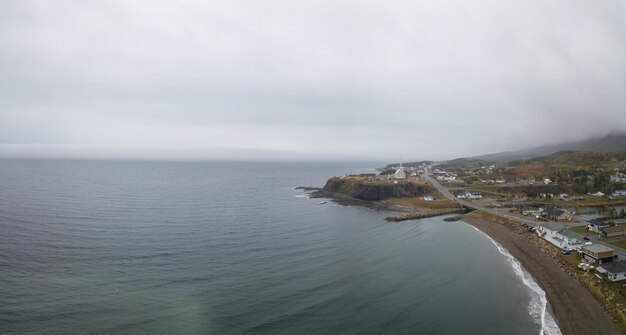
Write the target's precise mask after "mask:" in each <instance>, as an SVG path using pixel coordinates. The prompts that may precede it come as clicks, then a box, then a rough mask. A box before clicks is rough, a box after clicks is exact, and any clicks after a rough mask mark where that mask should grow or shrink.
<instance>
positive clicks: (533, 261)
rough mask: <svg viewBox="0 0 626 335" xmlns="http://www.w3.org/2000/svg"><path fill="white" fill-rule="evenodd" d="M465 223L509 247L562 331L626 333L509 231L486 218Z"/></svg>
mask: <svg viewBox="0 0 626 335" xmlns="http://www.w3.org/2000/svg"><path fill="white" fill-rule="evenodd" d="M462 220H463V221H465V222H467V223H469V224H471V225H472V226H474V227H476V228H478V229H479V230H481V231H482V232H484V233H486V234H487V235H489V236H490V237H491V238H492V239H494V240H495V241H497V242H498V243H499V244H500V245H502V246H503V247H504V248H506V249H507V250H508V251H509V252H510V253H511V255H513V257H515V258H516V259H517V260H518V261H519V262H520V264H521V265H522V266H523V267H524V268H525V269H526V271H528V273H530V274H531V275H532V276H533V277H534V279H535V281H536V282H537V284H539V286H540V287H541V288H542V289H543V290H544V291H545V292H546V296H547V298H548V302H549V304H550V305H551V307H552V311H553V314H554V316H555V318H556V319H557V323H558V325H559V328H560V329H561V332H562V333H563V334H565V335H573V334H581V335H583V334H587V335H589V334H598V335H601V334H602V335H612V334H626V332H624V331H623V329H622V328H621V327H620V326H618V325H616V324H614V323H613V322H612V321H611V318H610V317H609V316H608V314H607V313H606V312H605V311H604V309H603V308H602V306H601V305H600V303H599V302H598V301H597V300H596V299H595V298H594V297H593V295H592V294H591V293H590V292H589V291H587V289H585V288H584V287H583V286H581V285H580V284H578V283H577V282H576V280H574V278H572V277H570V276H569V275H568V274H567V273H566V272H564V271H561V267H560V266H559V264H558V263H557V262H556V261H555V260H554V259H552V257H550V256H549V255H547V254H546V253H545V252H544V251H543V250H541V249H540V248H539V247H538V246H537V245H535V244H534V243H532V242H531V241H530V240H529V239H528V238H526V237H524V236H522V235H520V234H519V233H517V232H515V231H513V230H511V229H510V228H508V227H506V226H504V225H502V224H499V223H495V222H491V221H488V220H486V219H483V218H478V217H471V216H463V217H462Z"/></svg>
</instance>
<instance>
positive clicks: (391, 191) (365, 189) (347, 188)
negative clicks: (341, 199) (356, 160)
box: [323, 177, 431, 200]
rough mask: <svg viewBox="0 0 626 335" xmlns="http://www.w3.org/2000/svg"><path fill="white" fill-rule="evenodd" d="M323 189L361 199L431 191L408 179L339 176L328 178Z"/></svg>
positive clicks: (419, 194)
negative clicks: (377, 179)
mask: <svg viewBox="0 0 626 335" xmlns="http://www.w3.org/2000/svg"><path fill="white" fill-rule="evenodd" d="M323 191H325V192H329V193H339V194H345V195H349V196H351V197H353V198H355V199H360V200H384V199H389V198H407V197H416V196H422V195H425V194H429V193H430V192H431V190H430V188H429V187H428V186H426V185H419V184H413V183H409V182H406V181H401V182H398V184H394V183H393V182H389V181H381V182H372V181H365V180H358V179H351V178H337V177H334V178H330V179H328V181H327V182H326V185H325V186H324V188H323Z"/></svg>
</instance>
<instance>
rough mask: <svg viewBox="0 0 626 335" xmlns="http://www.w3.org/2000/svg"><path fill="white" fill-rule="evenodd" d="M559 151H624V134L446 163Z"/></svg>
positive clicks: (499, 158)
mask: <svg viewBox="0 0 626 335" xmlns="http://www.w3.org/2000/svg"><path fill="white" fill-rule="evenodd" d="M559 151H626V133H625V132H618V131H614V132H611V133H609V134H608V135H606V136H604V137H596V138H590V139H587V140H583V141H576V142H568V143H561V144H556V145H544V146H540V147H534V148H526V149H520V150H515V151H504V152H499V153H494V154H487V155H482V156H473V157H464V158H457V159H453V160H450V161H448V163H449V164H453V165H454V164H463V163H470V162H478V161H483V162H504V163H505V162H509V161H512V160H518V159H528V158H535V157H540V156H546V155H550V154H552V153H555V152H559Z"/></svg>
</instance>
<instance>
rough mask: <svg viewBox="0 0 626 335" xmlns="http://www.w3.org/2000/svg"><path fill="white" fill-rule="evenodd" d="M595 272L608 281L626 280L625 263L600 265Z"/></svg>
mask: <svg viewBox="0 0 626 335" xmlns="http://www.w3.org/2000/svg"><path fill="white" fill-rule="evenodd" d="M596 271H598V273H599V274H600V276H602V277H603V278H605V279H606V280H608V281H620V280H624V279H626V262H611V263H606V264H602V265H601V266H598V267H597V268H596Z"/></svg>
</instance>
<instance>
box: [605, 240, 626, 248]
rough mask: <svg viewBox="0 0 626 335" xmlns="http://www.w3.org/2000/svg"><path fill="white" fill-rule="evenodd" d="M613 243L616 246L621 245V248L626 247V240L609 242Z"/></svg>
mask: <svg viewBox="0 0 626 335" xmlns="http://www.w3.org/2000/svg"><path fill="white" fill-rule="evenodd" d="M609 243H611V244H612V245H614V246H616V247H620V248H624V249H626V240H621V241H613V242H609Z"/></svg>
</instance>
